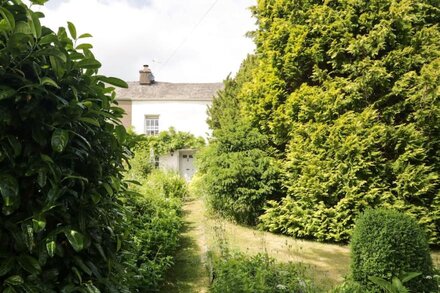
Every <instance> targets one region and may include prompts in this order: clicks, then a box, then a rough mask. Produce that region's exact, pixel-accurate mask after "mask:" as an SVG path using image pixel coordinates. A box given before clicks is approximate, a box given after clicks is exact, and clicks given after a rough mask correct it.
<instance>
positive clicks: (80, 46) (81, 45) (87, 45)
mask: <svg viewBox="0 0 440 293" xmlns="http://www.w3.org/2000/svg"><path fill="white" fill-rule="evenodd" d="M92 48H93V46H92V45H91V44H80V45H78V46H76V49H77V50H84V49H87V50H90V49H92Z"/></svg>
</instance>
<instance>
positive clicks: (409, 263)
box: [350, 209, 438, 292]
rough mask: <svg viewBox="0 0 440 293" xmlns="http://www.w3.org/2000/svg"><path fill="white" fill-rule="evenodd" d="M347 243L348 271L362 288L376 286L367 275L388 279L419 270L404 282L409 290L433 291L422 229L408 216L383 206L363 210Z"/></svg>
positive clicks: (427, 247)
mask: <svg viewBox="0 0 440 293" xmlns="http://www.w3.org/2000/svg"><path fill="white" fill-rule="evenodd" d="M350 246H351V272H352V278H353V280H354V281H357V282H359V283H360V284H362V285H363V287H364V288H365V289H374V288H376V289H378V288H377V286H375V285H374V284H373V283H371V282H370V280H369V277H380V278H383V279H386V280H390V279H391V277H396V276H400V275H402V274H404V273H410V272H415V273H421V275H420V276H418V277H416V278H414V279H412V280H410V281H409V282H408V283H405V287H407V289H409V290H410V292H435V291H436V290H437V289H438V288H437V283H436V281H435V280H434V279H433V278H432V277H433V275H434V273H433V265H432V259H431V254H430V251H429V246H428V241H427V238H426V233H425V232H424V231H423V229H422V228H421V227H420V225H418V224H417V222H416V221H415V220H414V219H412V218H411V217H410V216H407V215H405V214H402V213H399V212H396V211H392V210H385V209H376V210H367V211H365V213H363V214H362V215H361V216H360V217H359V218H358V219H357V220H356V227H355V229H354V231H353V237H352V239H351V242H350Z"/></svg>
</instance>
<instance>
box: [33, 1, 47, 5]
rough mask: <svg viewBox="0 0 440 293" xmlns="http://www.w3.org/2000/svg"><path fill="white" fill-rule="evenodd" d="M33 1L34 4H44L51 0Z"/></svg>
mask: <svg viewBox="0 0 440 293" xmlns="http://www.w3.org/2000/svg"><path fill="white" fill-rule="evenodd" d="M30 1H31V2H32V4H37V5H44V3H46V2H47V1H49V0H30Z"/></svg>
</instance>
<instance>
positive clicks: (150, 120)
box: [144, 115, 159, 135]
mask: <svg viewBox="0 0 440 293" xmlns="http://www.w3.org/2000/svg"><path fill="white" fill-rule="evenodd" d="M144 133H145V134H146V135H157V134H159V115H145V117H144Z"/></svg>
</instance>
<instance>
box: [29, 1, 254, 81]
mask: <svg viewBox="0 0 440 293" xmlns="http://www.w3.org/2000/svg"><path fill="white" fill-rule="evenodd" d="M254 4H255V0H50V1H49V2H47V3H46V5H45V6H44V7H43V8H37V7H38V6H34V7H33V8H34V9H36V10H40V11H42V12H43V13H44V14H45V15H46V17H45V18H44V19H43V20H42V23H43V25H45V26H48V27H50V28H52V29H53V30H56V29H57V28H58V27H59V26H66V22H67V21H71V22H73V23H74V24H75V26H76V28H77V31H78V34H81V33H86V32H87V33H90V34H92V35H93V38H91V39H85V41H87V42H90V43H92V44H93V46H94V49H93V52H94V53H95V55H96V57H97V59H98V60H99V61H101V63H102V64H103V66H102V68H101V70H100V73H101V74H105V75H110V76H116V77H119V78H122V79H124V80H127V81H133V80H137V79H138V75H139V70H140V69H141V68H142V65H143V64H149V65H150V68H151V69H152V71H153V73H154V75H155V77H156V80H158V81H168V82H220V81H222V80H223V79H224V78H225V77H226V76H227V75H228V74H229V73H231V72H232V73H233V74H234V73H235V72H236V71H237V70H238V68H239V66H240V63H241V61H242V60H243V59H244V58H245V57H246V55H247V54H248V53H251V52H253V50H254V44H253V42H252V40H251V39H249V38H247V37H245V34H246V32H248V31H252V30H254V29H255V19H253V18H252V17H251V13H250V11H249V9H248V8H249V7H250V6H252V5H254Z"/></svg>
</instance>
